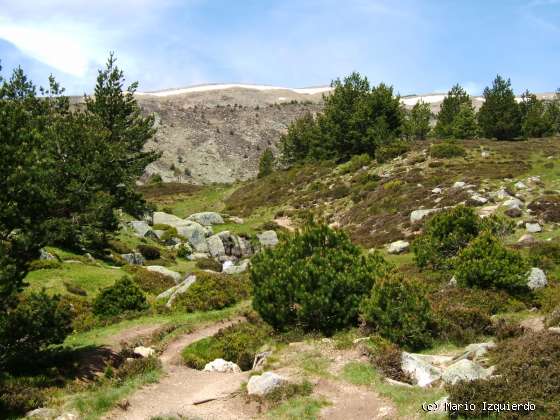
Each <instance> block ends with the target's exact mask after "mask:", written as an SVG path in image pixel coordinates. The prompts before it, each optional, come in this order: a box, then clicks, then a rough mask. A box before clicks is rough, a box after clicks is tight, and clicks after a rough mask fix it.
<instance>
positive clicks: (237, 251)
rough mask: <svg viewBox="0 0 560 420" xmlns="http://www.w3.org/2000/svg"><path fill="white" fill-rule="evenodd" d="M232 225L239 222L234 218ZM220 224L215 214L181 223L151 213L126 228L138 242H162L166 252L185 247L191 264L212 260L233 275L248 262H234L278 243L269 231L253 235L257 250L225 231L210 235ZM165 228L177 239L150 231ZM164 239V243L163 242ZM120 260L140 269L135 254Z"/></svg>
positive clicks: (199, 215)
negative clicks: (146, 240)
mask: <svg viewBox="0 0 560 420" xmlns="http://www.w3.org/2000/svg"><path fill="white" fill-rule="evenodd" d="M234 219H235V220H234V222H236V223H238V222H242V220H241V219H238V218H234ZM220 224H224V219H223V217H222V216H221V215H220V214H219V213H215V212H201V213H195V214H192V215H190V216H189V217H187V218H186V219H181V218H180V217H177V216H175V215H173V214H169V213H165V212H154V213H153V215H152V216H151V218H150V219H149V220H148V221H146V220H133V221H131V222H129V226H130V228H131V229H132V230H133V231H134V232H135V234H136V235H137V236H139V237H141V238H152V239H154V240H157V241H160V242H163V243H164V244H165V245H167V246H168V247H170V248H174V249H179V248H180V247H187V248H188V251H189V253H190V255H189V258H190V259H192V260H196V259H204V258H214V259H216V260H217V261H219V262H221V263H222V264H223V265H224V266H223V267H224V269H223V272H225V273H227V274H237V273H241V272H243V271H245V270H246V269H247V267H248V261H246V260H245V261H241V263H239V264H236V262H238V261H240V260H243V259H246V258H249V257H251V256H252V255H253V254H254V253H255V252H256V251H257V249H258V248H260V247H273V246H276V244H277V243H278V236H277V235H276V232H275V231H273V230H269V231H265V232H262V233H260V234H257V240H258V245H257V249H255V247H254V246H253V244H252V243H251V241H249V239H247V238H245V237H243V236H239V235H235V234H233V233H231V232H229V231H223V232H219V233H217V234H214V232H213V229H212V226H213V225H220ZM157 225H166V226H170V227H172V228H175V230H176V231H177V237H171V238H169V237H166V231H165V230H159V229H153V226H157ZM164 238H165V240H164ZM121 256H122V258H123V259H124V260H125V261H126V262H127V263H129V264H134V265H144V264H145V263H146V261H145V259H144V257H143V256H142V254H140V253H139V252H133V253H129V254H122V255H121Z"/></svg>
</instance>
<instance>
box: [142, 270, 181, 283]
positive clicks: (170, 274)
mask: <svg viewBox="0 0 560 420" xmlns="http://www.w3.org/2000/svg"><path fill="white" fill-rule="evenodd" d="M146 270H148V271H152V272H155V273H160V274H163V275H164V276H167V277H171V278H172V279H173V281H174V282H175V284H178V283H179V282H180V281H181V278H182V276H181V274H179V273H177V272H176V271H173V270H170V269H169V268H167V267H163V266H161V265H149V266H147V267H146Z"/></svg>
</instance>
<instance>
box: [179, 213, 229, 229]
mask: <svg viewBox="0 0 560 420" xmlns="http://www.w3.org/2000/svg"><path fill="white" fill-rule="evenodd" d="M187 219H188V220H192V221H193V222H197V223H200V224H201V225H202V226H211V225H223V224H224V219H223V218H222V216H221V215H220V214H218V213H216V212H213V211H204V212H201V213H195V214H191V215H190V216H189V217H188V218H187Z"/></svg>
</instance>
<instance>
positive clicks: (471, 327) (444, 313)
mask: <svg viewBox="0 0 560 420" xmlns="http://www.w3.org/2000/svg"><path fill="white" fill-rule="evenodd" d="M434 316H435V319H436V325H437V327H436V329H437V335H438V338H440V339H441V340H443V341H451V342H453V343H455V344H457V345H465V344H469V343H473V342H476V341H478V340H479V339H480V338H481V337H484V336H486V335H489V334H491V333H492V331H493V330H492V320H491V319H490V316H489V315H488V314H487V313H486V312H485V311H483V310H481V309H480V308H473V307H469V306H466V305H461V304H458V305H453V306H438V307H437V310H435V311H434Z"/></svg>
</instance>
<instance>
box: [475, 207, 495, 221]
mask: <svg viewBox="0 0 560 420" xmlns="http://www.w3.org/2000/svg"><path fill="white" fill-rule="evenodd" d="M498 207H499V205H496V206H486V207H482V208H481V209H480V210H478V215H479V216H480V217H481V218H484V217H488V216H491V215H493V214H494V213H496V211H497V210H498Z"/></svg>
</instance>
